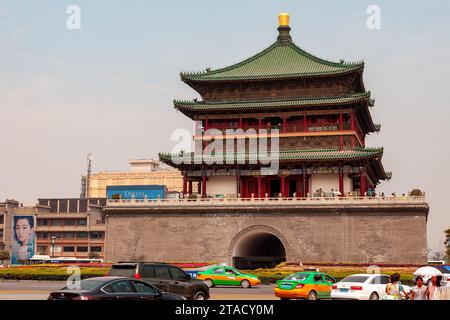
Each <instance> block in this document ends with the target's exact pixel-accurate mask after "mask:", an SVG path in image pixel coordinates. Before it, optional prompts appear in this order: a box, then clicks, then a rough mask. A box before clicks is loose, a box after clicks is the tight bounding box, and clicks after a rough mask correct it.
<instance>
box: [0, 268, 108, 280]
mask: <svg viewBox="0 0 450 320" xmlns="http://www.w3.org/2000/svg"><path fill="white" fill-rule="evenodd" d="M67 270H68V269H67V268H66V267H34V268H21V267H10V268H0V279H4V280H47V281H59V280H67V278H68V277H69V276H70V275H71V274H72V272H69V273H68V272H67ZM108 270H109V268H104V267H80V272H81V273H80V276H81V278H82V279H86V278H92V277H101V276H104V275H106V273H107V272H108Z"/></svg>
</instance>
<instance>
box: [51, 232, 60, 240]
mask: <svg viewBox="0 0 450 320" xmlns="http://www.w3.org/2000/svg"><path fill="white" fill-rule="evenodd" d="M51 236H52V237H55V238H56V239H61V233H60V232H55V233H52V235H51Z"/></svg>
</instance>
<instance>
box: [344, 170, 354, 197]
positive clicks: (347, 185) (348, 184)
mask: <svg viewBox="0 0 450 320" xmlns="http://www.w3.org/2000/svg"><path fill="white" fill-rule="evenodd" d="M349 192H353V180H352V179H350V178H349V177H348V175H344V195H347V194H348V193H349Z"/></svg>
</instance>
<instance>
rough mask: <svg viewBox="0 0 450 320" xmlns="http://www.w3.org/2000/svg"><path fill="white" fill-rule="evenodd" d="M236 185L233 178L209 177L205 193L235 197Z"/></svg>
mask: <svg viewBox="0 0 450 320" xmlns="http://www.w3.org/2000/svg"><path fill="white" fill-rule="evenodd" d="M236 183H237V182H236V177H233V176H211V177H208V180H207V181H206V193H207V194H224V195H232V196H236V189H237V185H236Z"/></svg>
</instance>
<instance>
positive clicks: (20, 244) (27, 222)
mask: <svg viewBox="0 0 450 320" xmlns="http://www.w3.org/2000/svg"><path fill="white" fill-rule="evenodd" d="M35 222H36V221H35V216H32V215H19V216H13V220H12V228H13V230H12V242H11V243H12V245H11V264H24V263H26V262H27V260H29V259H30V258H32V257H33V255H34V254H35V251H36V234H35V229H34V227H35V225H36V223H35Z"/></svg>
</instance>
